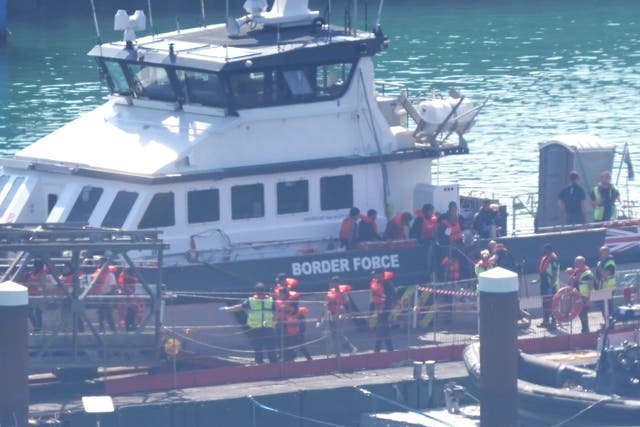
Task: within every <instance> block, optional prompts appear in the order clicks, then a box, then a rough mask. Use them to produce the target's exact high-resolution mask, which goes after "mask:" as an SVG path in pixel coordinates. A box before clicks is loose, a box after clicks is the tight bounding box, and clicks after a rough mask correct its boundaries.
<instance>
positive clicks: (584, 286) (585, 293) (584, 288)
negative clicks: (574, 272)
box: [578, 268, 593, 299]
mask: <svg viewBox="0 0 640 427" xmlns="http://www.w3.org/2000/svg"><path fill="white" fill-rule="evenodd" d="M587 276H591V277H593V273H592V272H591V270H590V269H588V268H587V269H586V270H585V271H583V272H582V274H581V275H580V282H578V290H579V291H580V295H582V297H584V298H586V299H589V298H591V288H590V287H589V283H588V282H587V281H586V280H585V278H586V277H587Z"/></svg>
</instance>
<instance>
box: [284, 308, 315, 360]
mask: <svg viewBox="0 0 640 427" xmlns="http://www.w3.org/2000/svg"><path fill="white" fill-rule="evenodd" d="M308 311H309V309H308V308H307V307H295V312H291V313H289V316H288V318H287V323H286V331H285V333H286V338H285V344H286V346H287V349H286V351H285V352H284V361H285V362H291V361H293V360H295V358H296V352H298V351H299V352H300V353H301V354H302V355H303V356H304V357H305V359H307V360H312V358H311V354H309V350H307V347H306V346H305V344H304V342H305V339H304V333H305V331H306V328H307V323H306V318H305V315H304V314H305V313H307V312H308Z"/></svg>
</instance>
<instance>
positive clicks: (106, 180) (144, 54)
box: [0, 0, 481, 290]
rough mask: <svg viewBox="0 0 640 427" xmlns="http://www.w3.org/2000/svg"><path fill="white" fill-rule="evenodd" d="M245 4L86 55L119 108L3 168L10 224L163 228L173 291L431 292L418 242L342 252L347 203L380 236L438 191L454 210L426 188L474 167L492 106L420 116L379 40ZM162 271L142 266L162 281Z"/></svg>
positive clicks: (102, 110) (92, 116)
mask: <svg viewBox="0 0 640 427" xmlns="http://www.w3.org/2000/svg"><path fill="white" fill-rule="evenodd" d="M244 6H245V9H246V11H247V14H246V15H245V16H243V17H241V18H238V19H233V18H230V19H229V21H228V22H227V23H226V24H219V25H210V26H202V27H198V28H193V29H182V30H176V31H173V32H169V33H165V34H158V35H150V36H146V37H142V38H136V34H135V32H136V31H138V32H140V31H142V30H144V29H145V25H146V24H145V14H144V12H142V11H136V12H135V13H134V14H133V15H131V16H129V15H127V13H126V12H125V11H118V13H117V14H116V16H115V29H117V30H122V31H124V40H122V41H117V42H112V43H101V44H99V45H97V46H95V47H94V48H93V49H91V51H90V52H89V55H90V56H92V57H94V58H95V60H96V61H97V63H98V66H99V67H100V69H101V70H102V72H103V75H104V78H105V79H106V82H107V84H108V88H109V91H110V96H109V99H108V101H107V102H106V103H105V104H104V105H102V106H99V107H98V108H96V109H95V110H93V111H91V112H89V113H87V114H85V115H83V116H82V117H80V118H78V119H76V120H74V121H73V122H71V123H69V124H67V125H65V126H63V127H62V128H60V129H58V130H56V131H54V132H52V133H51V134H49V135H46V136H45V137H43V138H42V139H40V140H38V141H36V142H35V143H34V144H32V145H30V146H27V147H25V148H23V149H21V150H20V151H18V152H17V153H15V155H13V156H10V157H6V158H3V159H2V161H1V164H2V167H3V169H4V174H3V175H2V177H1V178H0V179H1V182H0V184H1V185H0V188H1V190H0V223H2V224H5V226H10V225H11V224H17V223H64V224H69V225H71V224H85V225H88V226H90V227H101V228H113V229H120V230H154V231H156V230H160V231H161V232H162V233H163V234H162V237H163V239H164V241H166V242H167V243H168V244H169V245H170V249H169V250H167V251H166V252H165V257H164V261H163V263H164V273H163V274H164V275H163V277H164V279H165V281H166V282H167V283H168V285H169V287H170V288H173V289H175V290H178V289H180V288H183V289H191V290H214V289H216V290H220V289H226V290H229V289H238V288H237V286H238V285H242V288H241V289H247V288H246V286H248V285H249V284H250V283H251V282H253V281H255V280H270V279H271V277H274V276H273V275H275V273H277V272H279V271H283V272H287V273H289V274H294V275H296V276H300V277H301V278H302V279H303V280H304V279H305V278H306V279H308V280H309V283H310V284H313V283H318V284H319V283H322V284H323V286H324V284H325V283H327V282H326V280H328V278H329V277H330V276H332V275H335V274H340V275H343V276H345V277H351V276H354V275H355V276H358V275H360V276H358V277H361V278H363V277H365V276H368V275H369V272H370V270H371V269H373V268H391V269H395V270H397V271H398V274H397V276H396V277H397V278H398V280H399V281H403V280H422V279H424V277H425V265H424V264H425V262H424V253H423V252H422V251H421V250H420V251H417V250H416V244H415V241H414V242H405V243H402V244H400V243H397V242H396V243H393V242H392V243H385V244H380V245H378V246H376V245H372V246H371V247H369V248H368V249H366V250H365V249H363V250H354V251H344V250H341V249H340V248H338V247H337V246H338V245H337V244H336V238H337V236H338V230H339V227H340V222H341V220H342V219H343V218H345V217H346V216H347V214H348V212H349V209H350V208H351V207H353V206H357V207H359V208H360V209H361V210H362V211H363V212H365V211H367V210H368V209H376V210H377V212H378V213H379V221H380V223H381V224H384V223H385V222H386V219H385V215H389V216H391V215H393V213H395V212H399V211H409V212H412V211H413V210H414V209H416V208H418V207H421V206H422V204H423V203H424V202H426V201H428V197H426V195H428V194H431V195H433V194H434V192H438V194H439V195H442V196H445V197H440V198H438V199H437V200H438V203H439V205H437V206H436V209H437V210H440V211H444V210H445V209H446V205H447V204H448V202H449V201H451V200H456V201H457V200H458V189H457V187H456V186H440V187H437V186H432V185H431V163H432V160H433V159H437V158H439V157H441V156H447V155H454V154H464V153H467V152H468V147H467V143H466V141H465V140H464V137H463V135H464V134H465V133H466V132H467V131H468V130H469V129H470V128H471V127H472V125H473V123H474V121H475V117H476V114H477V113H478V111H479V110H480V108H481V105H474V104H472V103H471V102H470V101H469V100H467V99H465V98H464V97H460V96H458V95H456V96H455V97H454V98H447V99H438V100H436V101H435V102H431V101H425V102H423V103H422V104H420V105H415V106H414V105H413V104H411V103H410V102H409V101H408V97H407V92H406V90H405V89H404V88H403V87H398V85H392V84H385V83H382V82H376V81H375V79H374V65H373V57H374V56H375V55H376V54H378V53H380V52H381V51H382V50H383V49H385V48H386V47H387V44H388V40H387V38H386V37H385V36H384V35H383V33H382V30H381V28H380V26H379V25H376V26H375V27H374V29H373V31H361V30H357V29H356V28H352V27H351V24H350V21H351V18H350V17H348V16H347V18H345V23H344V25H342V26H331V25H328V24H327V23H326V22H325V19H326V18H328V17H326V16H325V17H322V16H320V14H319V12H318V11H311V10H309V8H308V0H275V1H274V3H273V6H272V7H271V9H269V10H267V8H266V2H265V1H264V0H248V1H246V2H245V5H244ZM378 22H379V17H378ZM390 91H391V92H390ZM390 93H391V94H390ZM451 134H457V136H458V137H457V138H455V141H453V142H451V141H449V140H448V139H447V138H443V137H442V136H444V135H446V136H448V135H451ZM154 259H155V258H154V257H153V254H146V253H144V252H140V253H138V254H137V255H136V257H135V258H134V262H135V263H136V264H137V266H138V267H140V268H143V269H147V270H146V271H147V272H153V270H154V269H155V268H156V267H157V261H154Z"/></svg>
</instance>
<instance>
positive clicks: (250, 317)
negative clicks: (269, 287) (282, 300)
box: [247, 297, 273, 329]
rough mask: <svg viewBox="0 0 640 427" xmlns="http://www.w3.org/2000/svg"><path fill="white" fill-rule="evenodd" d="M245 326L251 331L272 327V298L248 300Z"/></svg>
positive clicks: (252, 298) (251, 298)
mask: <svg viewBox="0 0 640 427" xmlns="http://www.w3.org/2000/svg"><path fill="white" fill-rule="evenodd" d="M247 326H248V327H250V328H251V329H254V328H272V327H273V298H271V297H267V298H256V297H250V298H249V311H248V312H247Z"/></svg>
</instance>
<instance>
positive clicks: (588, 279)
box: [568, 256, 594, 334]
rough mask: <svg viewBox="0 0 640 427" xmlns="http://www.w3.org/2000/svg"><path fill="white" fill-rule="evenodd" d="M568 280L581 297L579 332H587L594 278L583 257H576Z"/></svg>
mask: <svg viewBox="0 0 640 427" xmlns="http://www.w3.org/2000/svg"><path fill="white" fill-rule="evenodd" d="M568 273H569V279H570V281H571V284H572V285H573V287H574V288H576V289H577V290H578V292H580V296H581V297H582V302H583V305H582V310H580V314H579V315H578V317H579V318H580V326H581V330H580V332H582V333H583V334H584V333H588V332H589V307H590V306H591V291H592V290H593V282H594V277H593V273H592V272H591V269H590V268H589V266H588V265H587V264H586V261H585V259H584V257H583V256H577V257H576V258H575V260H574V263H573V268H572V269H570V270H569V271H568Z"/></svg>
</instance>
